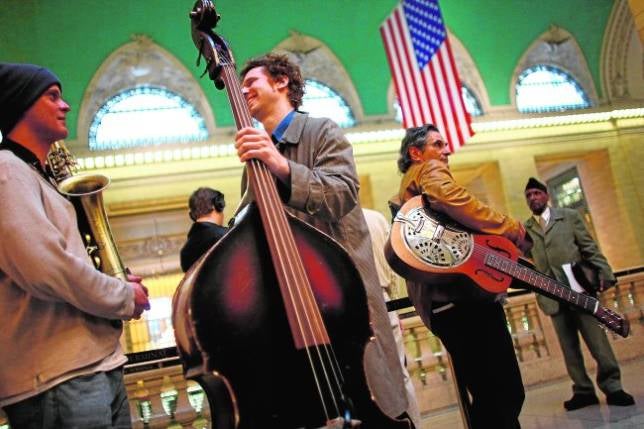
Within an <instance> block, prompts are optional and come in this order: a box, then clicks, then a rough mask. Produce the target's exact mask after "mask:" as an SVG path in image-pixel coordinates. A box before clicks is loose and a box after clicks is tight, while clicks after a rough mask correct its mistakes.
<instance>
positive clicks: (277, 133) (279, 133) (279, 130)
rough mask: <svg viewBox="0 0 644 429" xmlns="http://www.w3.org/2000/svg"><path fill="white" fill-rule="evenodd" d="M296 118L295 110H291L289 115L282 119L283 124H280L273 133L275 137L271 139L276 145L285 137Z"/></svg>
mask: <svg viewBox="0 0 644 429" xmlns="http://www.w3.org/2000/svg"><path fill="white" fill-rule="evenodd" d="M294 116H295V110H291V111H290V112H289V113H288V115H286V116H285V117H284V119H282V122H280V123H279V125H278V126H277V127H276V128H275V131H273V135H272V136H271V138H272V139H273V142H274V143H276V144H277V143H278V142H281V141H282V137H284V133H285V132H286V129H287V128H288V126H289V125H291V121H293V117H294Z"/></svg>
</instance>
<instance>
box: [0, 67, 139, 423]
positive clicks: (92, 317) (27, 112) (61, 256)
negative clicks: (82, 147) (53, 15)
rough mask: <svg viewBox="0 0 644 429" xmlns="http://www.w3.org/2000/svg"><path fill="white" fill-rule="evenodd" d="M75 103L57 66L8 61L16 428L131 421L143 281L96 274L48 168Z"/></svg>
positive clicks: (2, 312) (9, 381) (7, 180)
mask: <svg viewBox="0 0 644 429" xmlns="http://www.w3.org/2000/svg"><path fill="white" fill-rule="evenodd" d="M69 110H70V107H69V105H68V104H67V103H66V102H65V101H64V100H63V99H62V90H61V84H60V81H59V80H58V78H57V77H56V76H55V75H54V74H53V73H52V72H51V71H49V70H47V69H45V68H42V67H39V66H35V65H30V64H7V63H0V131H1V132H2V143H0V149H2V150H0V202H1V203H0V237H1V238H0V327H1V328H0V407H3V408H4V410H5V412H6V413H7V415H8V417H9V422H10V424H11V426H12V428H15V429H18V428H58V427H87V428H89V427H92V428H99V427H100V428H112V427H115V428H116V427H118V428H121V427H130V415H129V405H128V401H127V396H126V392H125V387H124V384H123V373H122V366H123V364H124V363H125V362H126V358H125V356H124V355H123V352H122V350H121V347H120V344H119V337H120V335H121V332H122V323H121V322H120V320H128V319H131V318H139V317H140V316H141V313H142V312H143V311H144V310H146V309H149V302H148V298H147V290H146V288H145V287H144V286H143V285H142V284H141V278H140V277H137V276H133V275H128V282H125V281H121V280H119V279H117V278H114V277H110V276H108V275H105V274H103V273H101V272H99V271H97V270H96V269H95V268H94V266H93V264H92V262H91V260H90V259H89V256H88V255H87V252H86V250H85V246H84V244H83V242H82V239H81V236H80V234H79V231H78V226H77V222H76V214H75V212H74V208H73V206H72V204H71V203H70V202H69V201H67V200H66V199H65V198H64V197H63V196H61V195H60V194H59V193H58V192H57V190H56V188H55V187H54V186H52V184H51V183H50V182H49V180H48V178H47V175H46V173H45V170H44V164H45V159H46V157H47V152H48V150H49V147H50V145H51V144H52V143H53V142H55V141H57V140H60V139H64V138H66V137H67V126H66V123H65V117H66V114H67V112H69Z"/></svg>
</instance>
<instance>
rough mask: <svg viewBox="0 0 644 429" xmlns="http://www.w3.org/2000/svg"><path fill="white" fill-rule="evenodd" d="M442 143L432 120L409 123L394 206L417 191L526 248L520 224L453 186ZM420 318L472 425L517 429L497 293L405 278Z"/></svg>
mask: <svg viewBox="0 0 644 429" xmlns="http://www.w3.org/2000/svg"><path fill="white" fill-rule="evenodd" d="M450 153H451V152H450V149H449V145H448V143H447V142H446V141H445V139H443V137H442V136H441V134H440V133H439V131H438V129H437V128H436V127H434V126H433V125H425V126H422V127H417V128H410V129H408V130H407V132H406V135H405V137H404V139H403V141H402V144H401V148H400V157H399V159H398V168H399V170H400V172H401V173H403V174H404V176H403V178H402V181H401V184H400V191H399V194H398V199H397V201H396V203H405V202H406V201H408V200H409V199H411V198H412V197H414V196H417V195H424V196H425V198H426V200H428V202H429V204H430V206H431V208H432V209H433V210H436V211H439V212H442V213H444V214H446V215H447V216H449V217H450V218H452V219H453V220H456V221H458V222H460V223H461V224H463V225H465V226H467V227H469V228H471V229H473V230H475V231H478V232H482V233H486V234H497V235H502V236H504V237H506V238H508V239H510V240H511V241H512V242H514V244H516V245H517V246H518V247H519V248H520V249H521V250H523V251H525V250H527V249H528V248H529V247H530V244H529V242H528V241H526V232H525V229H524V228H523V226H522V224H521V222H519V221H517V220H514V219H512V218H510V217H508V216H505V215H503V214H501V213H498V212H496V211H494V210H492V209H491V208H490V207H488V206H486V205H485V204H483V203H482V202H480V201H479V200H477V199H476V198H475V197H473V196H472V195H471V194H470V193H469V192H468V191H467V190H466V189H464V188H463V187H461V186H459V185H458V184H457V183H456V182H455V181H454V179H453V178H452V175H451V173H450V171H449V167H448V156H449V155H450ZM407 289H408V291H409V297H410V299H411V301H412V303H413V304H414V307H416V310H417V311H418V314H419V315H420V316H421V318H422V320H423V322H424V323H425V324H426V325H427V326H428V327H429V328H430V329H431V330H432V332H433V333H434V334H436V335H437V336H438V337H439V338H440V339H441V341H442V342H443V344H444V345H445V347H446V348H447V350H448V351H449V353H450V355H451V357H452V360H453V365H454V370H455V372H456V376H457V377H458V379H459V381H460V383H461V384H463V385H465V387H466V388H467V390H468V391H469V392H470V394H471V395H472V398H473V401H472V406H471V410H470V420H471V425H472V427H473V428H491V427H494V428H518V427H520V425H519V419H518V418H519V413H520V411H521V407H522V405H523V400H524V396H525V395H524V390H523V382H522V380H521V374H520V372H519V366H518V364H517V360H516V356H515V354H514V348H513V346H512V341H511V338H510V335H509V333H508V330H507V327H506V326H507V325H506V319H505V314H504V312H503V308H502V306H501V303H500V299H502V295H497V296H496V298H484V297H482V295H481V296H475V295H469V296H468V295H464V294H463V293H461V292H459V287H458V285H456V284H454V285H450V287H445V288H440V287H433V285H432V286H431V287H430V285H426V284H421V283H416V282H413V281H409V280H408V281H407Z"/></svg>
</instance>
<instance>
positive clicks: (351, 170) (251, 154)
mask: <svg viewBox="0 0 644 429" xmlns="http://www.w3.org/2000/svg"><path fill="white" fill-rule="evenodd" d="M241 78H242V91H243V94H244V97H245V99H246V102H247V104H248V107H249V110H250V113H251V115H252V116H253V117H254V118H255V119H257V120H258V121H259V122H261V123H262V124H263V126H264V130H260V129H255V128H250V127H247V128H242V129H241V130H239V132H238V133H237V135H236V137H235V147H236V149H237V154H238V156H239V159H240V161H242V162H245V161H248V160H250V159H252V158H256V159H259V160H261V161H262V162H263V163H264V164H265V165H266V166H267V167H268V169H269V170H270V171H271V173H272V174H273V175H274V176H275V177H276V178H277V187H278V192H279V193H280V197H281V199H282V201H283V203H284V204H285V205H286V209H287V210H288V211H289V212H291V213H292V214H293V215H295V216H297V217H299V218H300V219H302V220H304V221H305V222H307V223H308V224H310V225H312V226H314V227H316V228H318V229H319V230H321V231H323V232H325V233H326V234H328V235H330V236H331V237H333V238H334V239H335V240H337V241H338V242H340V244H342V245H343V246H344V247H345V249H346V250H347V251H348V253H349V254H350V255H351V257H352V259H353V261H354V262H355V264H356V266H357V268H358V270H359V272H360V275H361V277H362V280H363V283H364V285H365V288H366V292H367V300H368V304H369V310H370V316H371V321H372V326H373V329H374V333H375V336H376V338H377V341H375V342H374V343H372V346H370V347H368V348H367V352H366V364H365V368H366V371H367V380H368V382H369V385H370V388H371V391H372V393H373V396H374V397H375V398H376V402H377V404H378V405H379V406H380V409H381V410H382V411H383V412H384V413H385V414H387V415H389V416H391V417H397V416H400V415H402V414H403V413H404V412H405V410H406V407H407V400H406V396H405V388H404V384H403V377H402V369H401V366H400V361H399V360H398V355H397V353H396V346H395V344H394V339H393V336H392V333H391V328H390V326H389V319H388V317H387V311H386V308H385V303H384V300H383V297H382V292H381V291H380V286H379V282H378V278H377V277H376V270H375V267H374V262H373V253H372V250H371V242H370V238H369V231H368V229H367V225H366V223H365V219H364V216H363V215H362V210H361V207H360V204H359V202H358V189H359V182H358V177H357V174H356V169H355V164H354V160H353V154H352V150H351V145H350V144H349V142H348V141H347V140H346V138H345V137H344V135H343V134H342V132H341V130H340V128H339V127H338V126H337V125H336V124H335V123H334V122H332V121H331V120H329V119H322V118H312V117H310V116H308V115H307V114H305V113H302V112H299V111H297V108H298V107H299V106H300V105H301V103H302V96H303V94H304V80H303V78H302V76H301V73H300V70H299V68H298V67H297V65H295V64H293V63H292V62H291V61H289V59H288V58H287V57H286V56H283V55H276V54H268V55H265V56H262V57H259V58H256V59H253V60H251V61H249V62H248V63H247V64H246V65H245V67H244V68H243V69H242V71H241ZM244 185H245V184H244ZM246 202H247V201H246ZM356 287H359V286H358V285H356Z"/></svg>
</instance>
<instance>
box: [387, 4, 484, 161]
mask: <svg viewBox="0 0 644 429" xmlns="http://www.w3.org/2000/svg"><path fill="white" fill-rule="evenodd" d="M380 34H381V35H382V40H383V42H384V45H385V51H386V53H387V60H388V61H389V67H390V68H391V74H392V76H393V79H394V85H395V87H396V94H397V95H398V102H399V103H400V107H401V110H402V114H403V125H404V126H405V128H409V127H418V126H421V125H424V124H428V123H432V124H434V125H436V127H437V128H438V129H439V130H440V131H441V133H442V134H443V137H445V138H446V139H447V140H448V142H449V143H450V148H451V149H452V150H455V149H457V148H458V147H460V146H463V145H464V144H465V141H466V140H467V139H468V138H469V137H471V136H473V135H474V132H473V131H472V127H471V126H470V122H471V121H470V115H469V113H467V110H465V105H464V103H463V99H462V97H461V81H460V79H459V77H458V71H457V70H456V63H455V62H454V57H453V55H452V50H451V48H450V44H449V40H448V38H447V29H446V28H445V23H444V21H443V16H442V15H441V11H440V8H439V7H438V0H403V1H402V2H401V4H399V5H398V6H397V7H396V8H395V9H394V11H393V12H392V13H391V15H390V16H389V17H388V18H387V19H386V20H385V22H384V23H383V24H382V26H381V27H380Z"/></svg>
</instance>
